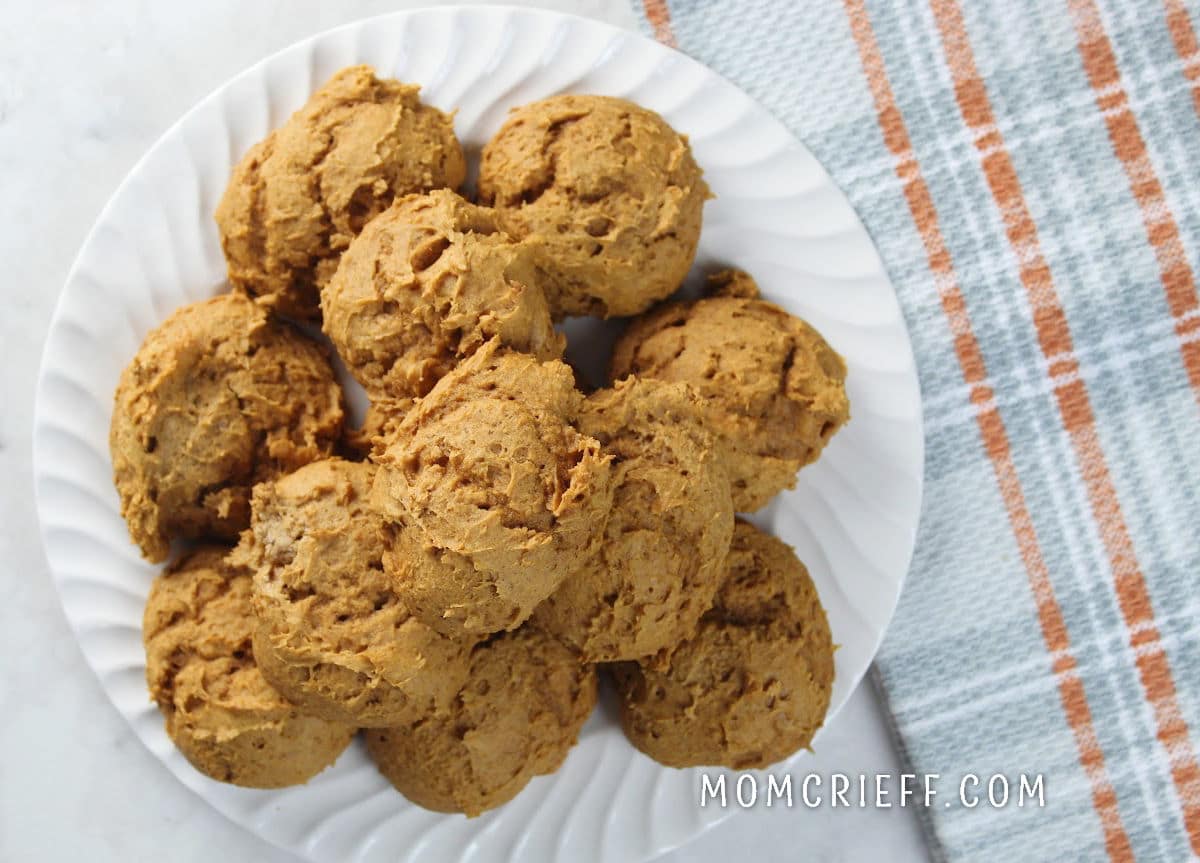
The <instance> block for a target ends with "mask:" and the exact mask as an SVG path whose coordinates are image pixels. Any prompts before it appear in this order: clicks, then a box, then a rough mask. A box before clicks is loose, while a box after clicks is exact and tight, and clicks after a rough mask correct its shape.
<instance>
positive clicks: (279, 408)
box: [109, 293, 343, 561]
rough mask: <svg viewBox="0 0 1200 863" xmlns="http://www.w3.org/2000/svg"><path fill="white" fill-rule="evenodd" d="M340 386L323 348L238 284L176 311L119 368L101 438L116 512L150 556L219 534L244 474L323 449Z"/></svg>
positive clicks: (332, 436)
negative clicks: (178, 540)
mask: <svg viewBox="0 0 1200 863" xmlns="http://www.w3.org/2000/svg"><path fill="white" fill-rule="evenodd" d="M342 419H343V416H342V391H341V389H340V388H339V387H338V385H337V382H336V381H335V379H334V374H333V369H332V368H331V367H330V365H329V360H328V358H327V356H326V354H325V351H324V350H323V349H322V348H321V347H320V346H318V345H317V344H316V343H315V342H313V341H311V340H309V339H308V338H306V337H305V336H304V335H302V334H301V333H300V331H299V330H297V329H294V328H292V327H291V326H289V325H287V324H284V323H280V322H276V321H271V320H268V318H267V313H266V311H265V310H263V309H262V308H260V307H258V306H256V305H255V304H254V303H253V302H251V301H250V300H248V299H246V298H245V297H244V296H242V295H241V294H236V293H235V294H224V295H222V296H218V297H214V298H212V299H210V300H204V301H202V302H199V303H193V304H191V305H189V306H184V307H183V308H181V309H179V310H177V311H176V312H175V313H174V314H172V315H171V316H170V317H169V318H167V320H166V321H165V322H164V323H163V324H162V326H160V327H158V328H157V329H155V330H153V331H151V332H150V334H149V335H148V336H146V340H145V341H144V342H143V343H142V346H141V348H140V349H139V350H138V352H137V355H136V356H135V357H134V358H133V361H132V362H131V363H130V364H129V365H128V366H127V367H126V368H125V370H124V371H123V372H122V373H121V379H120V383H119V384H118V385H117V392H116V398H115V404H114V405H113V415H112V425H111V427H110V431H109V447H110V450H111V453H112V460H113V477H114V481H115V483H116V486H117V492H118V494H119V495H120V498H121V514H122V515H123V516H124V517H125V520H126V522H127V523H128V526H129V535H130V536H131V537H132V538H133V541H134V542H135V543H136V544H137V545H138V547H139V548H141V550H142V554H143V555H144V556H145V557H146V558H147V559H148V560H152V561H161V560H165V559H166V557H167V552H168V549H169V544H170V541H171V540H172V539H173V538H175V537H199V536H215V537H222V538H228V539H234V538H236V537H237V535H238V532H239V531H240V530H242V529H243V528H244V527H246V526H247V525H248V524H249V523H250V489H251V487H252V486H253V485H254V483H256V482H259V481H261V480H265V479H270V478H272V477H274V476H277V475H279V474H280V473H287V472H288V471H291V470H294V469H295V468H297V467H300V466H301V465H303V464H307V463H308V462H310V461H315V460H317V459H320V458H324V457H325V456H327V455H329V454H330V452H332V450H333V447H334V444H335V443H336V441H337V439H338V436H339V435H340V434H341V431H342Z"/></svg>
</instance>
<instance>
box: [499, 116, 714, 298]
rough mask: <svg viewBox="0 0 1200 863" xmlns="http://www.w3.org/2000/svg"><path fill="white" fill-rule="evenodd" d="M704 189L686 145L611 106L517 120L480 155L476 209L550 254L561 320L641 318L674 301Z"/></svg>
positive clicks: (666, 129) (657, 121) (661, 123)
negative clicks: (491, 212)
mask: <svg viewBox="0 0 1200 863" xmlns="http://www.w3.org/2000/svg"><path fill="white" fill-rule="evenodd" d="M708 197H709V192H708V186H706V185H705V183H704V180H703V179H701V176H700V169H699V168H698V167H697V166H696V161H695V159H693V158H692V151H691V148H690V147H689V146H688V142H687V139H686V138H685V137H683V136H682V135H680V134H679V133H677V132H676V131H675V130H674V129H672V128H671V127H670V126H668V125H667V123H666V121H665V120H663V118H662V117H660V116H659V115H658V114H655V113H654V112H653V111H648V110H646V109H645V108H642V107H640V106H638V105H635V104H633V103H632V102H627V101H625V100H624V99H614V98H611V97H608V96H572V95H565V96H554V97H552V98H550V99H545V100H543V101H541V102H533V103H531V104H529V105H522V106H521V107H519V108H514V109H513V110H512V112H511V113H510V114H509V115H508V119H507V120H506V121H505V123H504V125H503V126H502V127H501V129H500V131H499V132H497V133H496V136H495V137H494V138H492V140H491V141H489V142H488V144H487V146H486V147H484V150H483V160H482V163H481V166H480V169H479V199H480V202H481V203H484V204H488V205H491V206H494V207H496V209H497V212H498V214H499V218H500V222H501V224H502V225H503V226H504V228H505V230H507V231H508V232H509V233H511V234H513V236H515V237H518V238H525V237H536V238H537V239H538V240H540V241H541V242H542V243H543V244H544V248H545V255H544V260H545V265H546V268H547V270H548V271H549V272H550V274H551V276H552V278H551V283H550V289H549V290H548V299H549V300H550V306H551V309H552V310H553V311H554V313H555V315H556V316H558V317H562V316H564V315H596V316H599V317H620V316H626V315H636V314H638V313H639V312H642V311H644V310H646V309H647V308H649V307H650V306H651V305H652V304H653V303H655V302H657V301H658V300H661V299H663V298H665V297H667V296H669V295H670V294H672V293H674V292H675V290H676V288H678V287H679V285H680V284H681V283H682V282H683V278H684V276H685V275H687V271H688V268H689V267H691V265H692V260H693V259H694V258H695V256H696V244H697V243H698V242H699V240H700V220H701V211H702V210H703V209H704V201H705V199H706V198H708Z"/></svg>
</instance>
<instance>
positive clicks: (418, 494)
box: [372, 342, 612, 637]
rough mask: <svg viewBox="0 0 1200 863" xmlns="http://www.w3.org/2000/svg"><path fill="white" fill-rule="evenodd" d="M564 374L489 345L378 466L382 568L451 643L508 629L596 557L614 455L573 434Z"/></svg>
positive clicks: (435, 395) (568, 376) (404, 429)
mask: <svg viewBox="0 0 1200 863" xmlns="http://www.w3.org/2000/svg"><path fill="white" fill-rule="evenodd" d="M582 398H583V397H582V396H581V395H580V394H579V393H578V392H577V391H576V390H575V387H574V378H573V375H572V372H571V370H570V368H568V367H567V366H566V365H565V364H564V363H562V362H559V361H557V360H553V361H550V362H548V363H539V362H538V361H537V360H536V359H534V358H533V357H531V356H529V355H527V354H518V353H506V352H504V351H503V350H502V349H500V348H499V347H498V345H497V344H496V343H495V342H489V343H488V344H487V345H486V346H484V348H482V349H481V350H479V351H477V352H476V353H475V354H474V355H473V356H471V357H470V358H469V359H467V360H466V361H464V362H463V363H462V364H461V365H459V366H458V368H456V369H455V370H454V371H453V372H451V373H450V374H448V375H447V376H446V377H444V378H442V380H441V381H439V382H438V384H437V386H435V387H434V388H433V390H432V391H431V392H430V393H429V395H428V396H426V397H425V398H423V399H421V400H420V401H419V402H418V403H417V404H416V406H415V407H414V408H413V409H412V410H411V411H409V412H408V414H407V415H406V416H405V418H404V420H403V421H402V422H401V423H400V426H399V428H398V430H397V431H396V433H395V434H394V435H393V436H392V437H391V438H390V442H389V443H388V445H387V446H386V448H384V449H383V450H382V452H379V453H377V455H376V460H377V461H378V462H379V464H380V468H379V471H378V472H377V474H376V477H375V484H374V488H373V491H372V502H373V504H374V505H375V506H376V508H377V509H379V511H380V512H381V513H383V516H384V522H385V527H384V543H385V550H384V558H383V560H384V567H385V569H386V570H387V572H388V573H389V575H391V576H392V578H393V580H394V583H395V585H396V590H397V592H398V593H399V594H400V596H401V599H402V600H403V601H404V603H405V604H406V605H407V606H408V607H409V608H410V609H411V610H412V612H413V613H414V614H415V615H417V616H418V617H419V618H420V619H421V620H423V621H424V622H425V623H427V624H428V625H430V626H432V627H434V628H435V629H437V630H438V631H440V632H443V633H444V634H446V635H449V636H451V637H463V636H479V635H486V634H489V633H493V632H499V631H501V630H506V629H514V628H516V627H517V626H518V625H520V623H521V622H522V621H524V620H525V619H526V618H528V617H529V615H530V614H532V613H533V610H534V607H535V606H537V604H538V603H539V602H541V601H542V600H543V599H545V598H546V597H547V596H549V595H550V594H551V593H553V592H554V590H555V589H556V588H557V587H558V586H559V584H560V583H561V582H562V581H563V579H564V578H566V577H567V576H568V575H569V574H571V573H572V572H575V571H577V570H578V569H579V568H580V567H581V566H582V565H583V563H584V561H585V560H586V559H587V557H588V556H589V555H590V554H592V553H593V551H594V546H595V543H596V541H597V538H598V536H599V535H601V534H602V532H603V529H604V521H605V519H606V518H607V517H608V510H609V507H610V504H611V500H612V489H611V485H610V461H611V458H610V457H609V456H608V455H605V454H604V453H603V452H601V449H600V444H599V443H598V442H597V441H596V440H595V438H592V437H589V436H587V435H584V434H581V433H580V432H579V431H578V430H577V429H576V428H575V427H574V426H573V425H572V422H573V421H574V419H575V417H576V415H577V413H578V411H579V405H580V402H581V401H582Z"/></svg>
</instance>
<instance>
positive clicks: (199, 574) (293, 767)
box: [142, 546, 354, 788]
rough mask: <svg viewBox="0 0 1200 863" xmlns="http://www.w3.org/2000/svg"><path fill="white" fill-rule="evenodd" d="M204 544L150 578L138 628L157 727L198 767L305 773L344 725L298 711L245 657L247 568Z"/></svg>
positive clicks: (291, 778) (247, 781) (339, 741)
mask: <svg viewBox="0 0 1200 863" xmlns="http://www.w3.org/2000/svg"><path fill="white" fill-rule="evenodd" d="M226 551H227V549H226V548H224V547H223V546H204V547H201V548H200V549H198V550H196V551H194V552H192V553H191V554H189V555H188V556H186V557H184V558H183V559H182V560H180V561H179V562H178V563H177V564H175V565H174V566H172V567H171V568H170V569H168V570H167V572H166V573H164V574H163V575H161V576H159V577H158V578H157V579H155V581H154V584H153V586H152V587H151V589H150V597H149V599H148V600H147V601H146V612H145V619H144V621H143V626H142V636H143V640H144V642H145V646H146V682H147V684H148V685H149V688H150V697H151V698H152V699H154V701H155V702H156V703H157V704H158V707H159V709H160V710H161V711H162V713H163V716H164V718H165V720H166V726H167V734H168V735H170V737H171V739H172V740H173V741H174V742H175V745H176V746H178V747H179V749H180V751H181V752H182V753H183V754H184V755H185V756H186V757H187V759H188V761H190V762H191V763H192V765H193V766H195V767H196V769H197V770H199V771H200V772H202V773H204V774H206V775H208V776H211V777H212V778H213V779H218V780H220V781H222V782H231V783H233V784H235V785H243V786H246V787H250V788H281V787H283V786H286V785H297V784H300V783H303V782H306V781H308V779H310V778H311V777H313V776H315V775H316V774H317V773H319V772H320V771H321V770H323V769H324V768H325V767H327V766H329V765H330V764H332V763H333V762H334V761H335V760H336V759H337V757H338V755H340V754H341V752H342V750H343V749H345V748H346V746H347V745H348V744H349V743H350V739H351V738H352V737H353V736H354V727H353V726H350V725H343V724H340V723H334V722H326V721H325V720H323V719H316V718H314V717H310V716H304V715H302V714H301V713H300V712H299V711H298V710H297V709H296V707H295V706H293V705H292V704H290V703H289V702H287V701H286V700H285V699H284V698H283V696H282V695H280V694H279V693H278V692H276V691H275V690H274V689H273V688H272V687H271V686H270V684H268V683H267V681H266V679H265V678H264V677H263V676H262V674H261V672H260V671H259V669H258V667H257V666H256V665H255V662H254V654H253V651H252V649H251V633H252V631H253V629H254V626H255V620H254V614H253V612H252V610H251V607H250V578H249V576H246V575H238V574H236V573H235V572H233V571H232V570H231V569H230V568H229V567H227V566H226V565H225V562H224V560H223V556H224V554H225V552H226Z"/></svg>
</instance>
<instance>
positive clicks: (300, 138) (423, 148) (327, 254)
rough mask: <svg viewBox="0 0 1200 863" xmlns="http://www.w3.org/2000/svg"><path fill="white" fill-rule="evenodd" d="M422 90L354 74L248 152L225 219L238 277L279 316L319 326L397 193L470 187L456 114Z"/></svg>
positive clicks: (221, 220) (228, 196)
mask: <svg viewBox="0 0 1200 863" xmlns="http://www.w3.org/2000/svg"><path fill="white" fill-rule="evenodd" d="M418 92H419V88H418V87H416V86H413V85H410V84H402V83H400V82H398V81H392V80H381V79H378V78H376V77H375V75H374V74H373V73H372V71H371V69H370V67H368V66H351V67H349V68H346V69H343V70H342V71H340V72H338V73H337V74H336V75H334V76H333V77H332V78H331V79H330V80H329V81H328V82H326V83H325V85H324V86H322V87H321V88H320V89H319V90H317V92H315V93H314V94H313V95H312V97H311V98H310V99H309V100H308V102H307V103H306V104H305V105H304V106H303V107H302V108H301V109H300V110H299V111H297V112H296V113H295V114H293V115H292V117H291V118H290V119H289V120H288V121H287V122H286V123H284V125H282V126H281V127H279V128H278V129H276V130H274V131H273V132H271V133H270V134H269V135H267V137H266V138H264V139H263V140H262V141H260V142H259V143H257V144H255V145H254V146H253V147H251V148H250V150H249V152H248V153H246V155H245V157H244V158H243V159H242V161H241V162H240V163H238V165H237V167H236V168H234V171H233V176H232V178H231V179H230V181H229V186H228V187H227V188H226V191H225V195H224V197H223V198H222V199H221V202H220V204H219V206H218V207H217V213H216V219H217V227H218V229H219V230H220V233H221V245H222V247H223V248H224V250H225V258H226V261H227V262H228V265H229V279H230V281H232V282H233V283H234V284H235V285H238V286H239V287H241V288H242V289H244V290H245V291H246V292H247V293H249V294H250V295H251V296H253V297H256V298H258V299H259V301H260V302H262V303H263V304H264V305H266V306H267V307H269V308H271V309H273V310H275V311H278V312H281V313H283V314H286V315H291V316H294V317H300V318H315V317H316V316H317V315H318V313H319V305H318V303H319V294H320V290H321V288H322V287H323V286H324V285H325V284H326V283H327V282H328V281H329V278H330V277H331V276H332V275H333V271H334V269H335V267H336V266H337V260H338V256H339V255H341V253H342V251H343V250H344V249H345V248H346V246H347V245H349V243H350V240H351V239H353V238H354V236H355V235H356V234H357V233H358V232H359V231H360V230H362V227H363V225H365V224H366V223H367V222H368V221H369V220H370V219H371V218H373V217H374V216H375V215H377V214H378V213H381V212H382V211H383V210H385V209H386V208H387V207H388V205H389V204H391V202H392V199H393V198H394V197H395V196H397V195H405V194H409V193H411V192H423V191H427V190H429V189H438V188H443V187H448V188H457V187H458V186H459V185H460V184H461V183H462V181H463V178H464V177H465V176H466V163H465V162H464V160H463V154H462V148H461V147H460V146H459V143H458V140H457V139H456V138H455V137H454V125H453V121H452V118H451V117H450V116H449V115H447V114H444V113H442V112H441V111H439V110H437V109H436V108H432V107H430V106H428V105H424V104H422V103H421V101H420V98H419V96H418Z"/></svg>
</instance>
